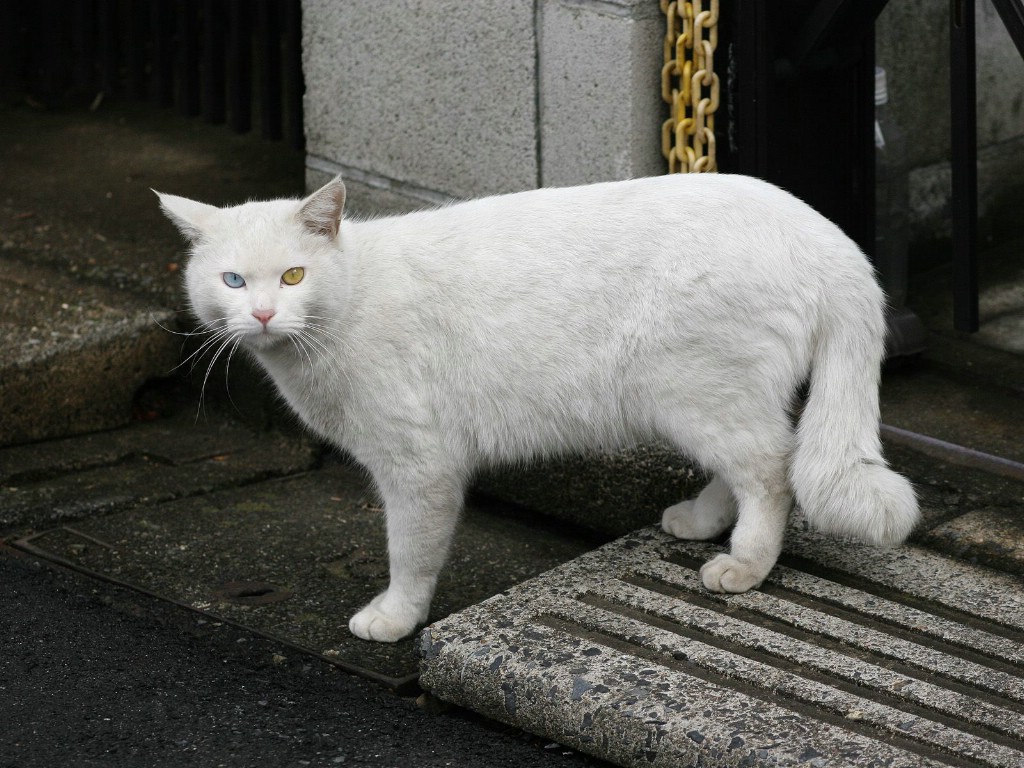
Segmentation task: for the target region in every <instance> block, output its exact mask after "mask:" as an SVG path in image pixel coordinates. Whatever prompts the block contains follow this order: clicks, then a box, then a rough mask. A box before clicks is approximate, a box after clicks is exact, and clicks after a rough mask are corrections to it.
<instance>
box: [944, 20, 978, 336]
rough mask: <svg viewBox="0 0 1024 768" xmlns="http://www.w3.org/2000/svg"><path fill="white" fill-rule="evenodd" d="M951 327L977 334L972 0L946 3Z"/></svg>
mask: <svg viewBox="0 0 1024 768" xmlns="http://www.w3.org/2000/svg"><path fill="white" fill-rule="evenodd" d="M950 8H951V11H952V15H951V18H950V24H949V29H950V77H949V82H950V107H951V109H952V115H951V129H952V131H951V133H952V135H951V144H952V148H951V149H952V176H953V179H952V182H953V199H952V206H951V207H952V216H953V327H954V328H956V329H957V330H958V331H967V332H969V333H973V332H974V331H976V330H978V320H979V318H978V251H977V232H978V162H977V155H978V146H977V114H976V112H977V103H976V101H975V97H976V82H975V59H974V45H975V40H974V0H950Z"/></svg>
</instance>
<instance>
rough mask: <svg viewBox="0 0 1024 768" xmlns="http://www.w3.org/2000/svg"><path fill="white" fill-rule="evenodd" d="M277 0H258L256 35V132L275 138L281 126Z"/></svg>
mask: <svg viewBox="0 0 1024 768" xmlns="http://www.w3.org/2000/svg"><path fill="white" fill-rule="evenodd" d="M279 6H280V3H279V2H278V0H259V4H258V5H257V6H256V39H257V41H258V44H259V55H258V61H259V67H260V133H261V134H262V136H263V138H265V139H270V140H271V141H277V140H278V139H280V138H281V136H282V129H281V103H282V101H281V32H282V30H281V19H280V14H279Z"/></svg>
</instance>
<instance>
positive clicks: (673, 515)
mask: <svg viewBox="0 0 1024 768" xmlns="http://www.w3.org/2000/svg"><path fill="white" fill-rule="evenodd" d="M738 509H739V508H738V506H737V504H736V497H735V496H734V495H733V493H732V491H731V490H730V489H729V486H728V485H727V484H726V483H725V481H724V480H723V479H722V478H721V477H719V476H718V475H715V476H714V477H713V478H712V479H711V482H710V483H708V485H707V486H706V487H705V488H704V490H702V491H701V492H700V494H699V495H698V496H697V498H696V499H689V500H687V501H681V502H679V503H678V504H673V505H672V506H671V507H669V508H668V509H666V510H665V512H664V513H663V514H662V516H661V527H662V530H664V531H665V532H666V533H671V534H672V535H673V536H675V537H676V538H678V539H690V540H693V541H709V540H713V539H717V538H718V537H719V536H721V535H722V534H723V533H725V532H726V531H727V530H728V529H729V527H730V526H731V525H732V524H733V523H735V522H736V517H737V514H738Z"/></svg>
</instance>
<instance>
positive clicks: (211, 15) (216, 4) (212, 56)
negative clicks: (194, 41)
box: [202, 0, 227, 125]
mask: <svg viewBox="0 0 1024 768" xmlns="http://www.w3.org/2000/svg"><path fill="white" fill-rule="evenodd" d="M202 89H203V118H204V119H205V120H206V122H208V123H213V124H215V125H219V124H220V123H223V122H224V119H225V116H226V114H227V110H226V107H225V103H224V0H205V1H204V2H203V78H202Z"/></svg>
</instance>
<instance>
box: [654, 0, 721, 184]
mask: <svg viewBox="0 0 1024 768" xmlns="http://www.w3.org/2000/svg"><path fill="white" fill-rule="evenodd" d="M704 5H708V6H710V7H709V8H708V9H707V10H705V9H704ZM661 11H662V13H664V14H665V20H666V31H665V65H664V66H663V67H662V69H661V97H662V98H663V99H664V100H665V101H666V102H667V103H668V104H669V105H671V113H670V116H669V118H668V120H666V121H665V122H664V124H662V126H661V153H662V154H663V155H664V156H665V159H666V160H668V170H669V173H677V172H681V173H698V172H710V171H716V170H718V164H717V162H716V161H715V112H716V111H717V110H718V102H719V88H718V75H716V74H715V48H717V47H718V0H709V1H708V2H702V0H692V1H690V0H672V1H671V2H670V1H669V0H661Z"/></svg>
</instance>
